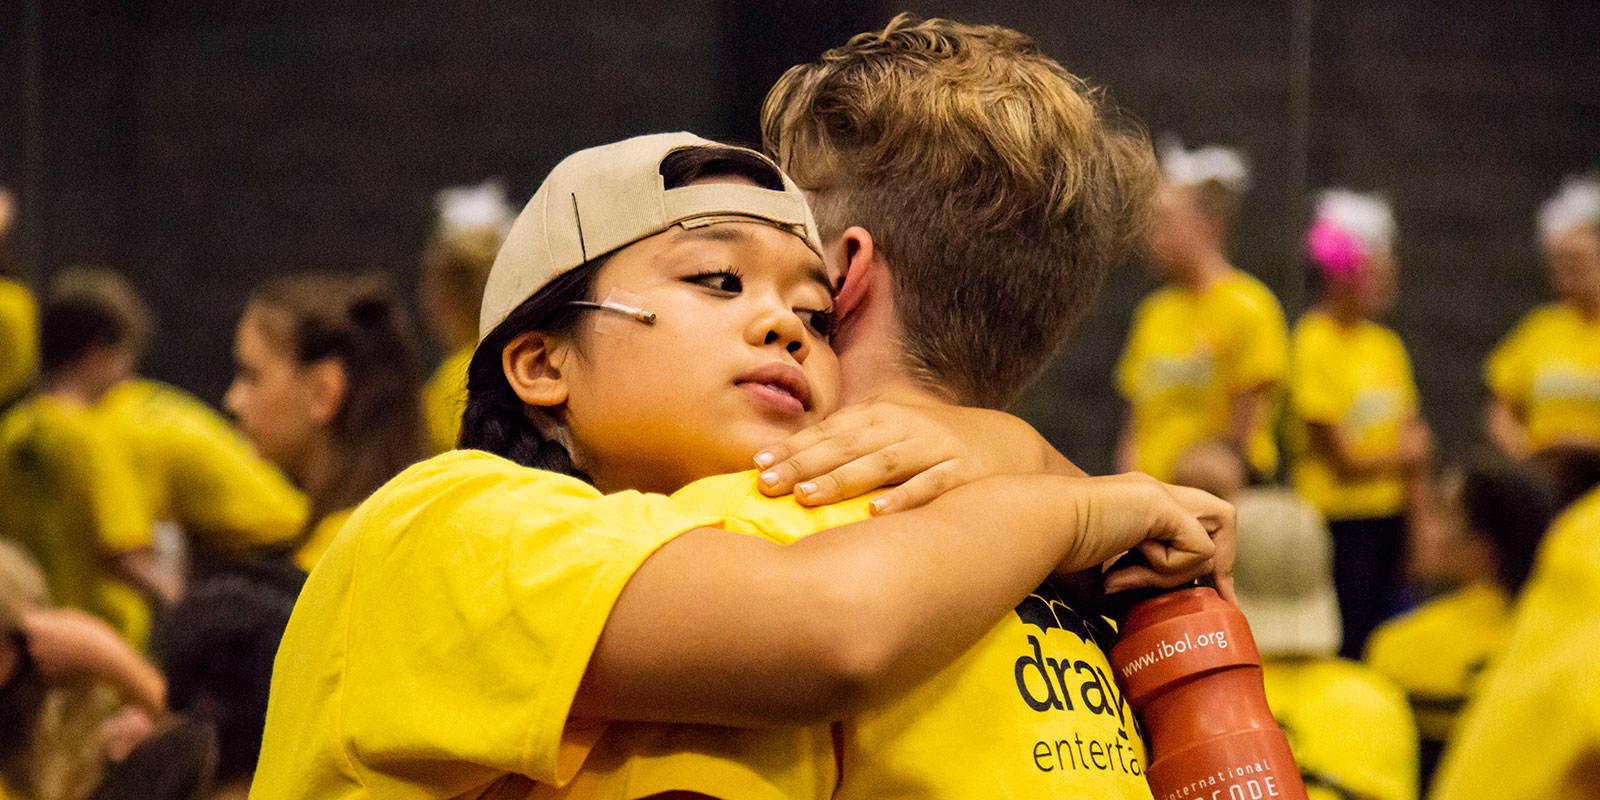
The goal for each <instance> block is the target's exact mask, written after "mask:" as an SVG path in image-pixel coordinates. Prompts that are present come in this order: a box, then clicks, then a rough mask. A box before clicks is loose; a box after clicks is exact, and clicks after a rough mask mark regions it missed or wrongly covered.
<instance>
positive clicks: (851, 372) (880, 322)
mask: <svg viewBox="0 0 1600 800" xmlns="http://www.w3.org/2000/svg"><path fill="white" fill-rule="evenodd" d="M900 340H901V336H900V330H899V325H898V323H897V322H896V321H895V319H894V310H893V307H892V305H891V304H889V303H882V302H875V303H864V304H862V306H860V307H859V308H858V309H857V312H856V313H855V314H853V315H852V317H851V319H850V320H849V323H848V324H847V325H845V326H844V327H843V328H841V329H840V331H839V333H838V335H836V336H835V337H834V341H833V343H834V347H835V349H837V350H838V351H839V378H840V381H841V383H842V384H843V386H844V392H843V395H842V396H841V398H840V400H841V402H842V403H843V404H845V405H855V404H858V403H869V402H873V401H879V400H893V401H896V402H902V403H907V404H913V405H915V404H921V403H940V404H943V403H947V402H948V399H947V398H944V397H941V396H939V394H938V393H937V392H936V391H934V390H933V389H931V388H930V387H929V386H928V385H927V384H926V383H925V382H924V381H920V380H918V379H917V378H916V377H915V376H914V375H912V373H911V371H910V370H908V369H906V364H905V354H904V352H903V351H902V349H901V345H900Z"/></svg>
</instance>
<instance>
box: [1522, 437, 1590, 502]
mask: <svg viewBox="0 0 1600 800" xmlns="http://www.w3.org/2000/svg"><path fill="white" fill-rule="evenodd" d="M1529 460H1530V461H1531V462H1532V463H1533V465H1534V466H1536V467H1538V468H1539V469H1540V470H1541V471H1543V472H1544V473H1545V475H1547V476H1548V477H1549V478H1550V480H1551V481H1552V482H1553V484H1554V486H1555V489H1556V505H1557V506H1558V507H1560V508H1566V507H1567V506H1570V505H1572V504H1573V503H1574V502H1576V501H1577V500H1578V498H1580V497H1582V496H1584V495H1586V494H1588V493H1589V490H1590V489H1593V488H1594V487H1595V486H1597V485H1600V450H1596V449H1595V448H1593V447H1589V446H1586V445H1577V444H1557V445H1552V446H1550V447H1546V448H1544V449H1543V450H1540V451H1538V452H1536V453H1534V454H1533V455H1532V457H1530V459H1529Z"/></svg>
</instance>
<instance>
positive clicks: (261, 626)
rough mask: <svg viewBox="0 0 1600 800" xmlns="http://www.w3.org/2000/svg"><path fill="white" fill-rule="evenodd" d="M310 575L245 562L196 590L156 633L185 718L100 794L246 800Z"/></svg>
mask: <svg viewBox="0 0 1600 800" xmlns="http://www.w3.org/2000/svg"><path fill="white" fill-rule="evenodd" d="M305 577H306V576H305V573H304V572H301V571H300V570H299V569H297V568H295V567H294V566H292V565H289V564H286V563H282V562H279V561H260V562H242V563H237V564H234V565H231V566H230V567H229V568H228V569H226V570H224V571H220V572H217V573H214V574H212V575H210V576H208V577H206V578H204V579H202V580H201V581H199V582H198V583H196V584H195V585H194V586H193V587H191V589H190V591H189V593H188V594H187V595H186V596H185V597H184V599H183V600H182V601H181V602H179V603H178V604H177V605H176V606H174V607H173V608H172V610H171V612H170V613H169V614H167V615H166V616H165V617H164V618H163V619H162V620H161V623H160V624H159V626H158V627H157V629H156V634H155V647H156V650H157V652H158V653H159V655H160V659H161V669H162V672H163V673H165V674H166V676H167V687H168V694H167V696H168V705H169V706H170V708H171V710H172V712H173V713H174V714H176V715H178V717H179V720H180V721H179V722H178V723H177V724H175V725H174V726H172V727H171V728H168V729H166V730H164V731H162V732H161V733H159V734H157V735H156V736H154V737H152V738H150V739H147V740H146V741H145V742H144V743H142V744H140V745H139V746H138V747H137V748H136V749H134V751H133V752H132V753H131V754H130V755H129V756H128V757H127V758H126V759H124V760H123V761H122V762H121V763H120V764H117V765H116V766H114V767H112V768H111V769H110V770H109V771H108V773H107V775H106V777H105V780H104V781H103V782H102V783H101V785H100V787H99V788H98V789H96V793H95V795H94V796H93V797H94V798H104V799H105V800H113V798H116V799H117V800H182V799H183V798H197V800H205V799H207V798H214V799H216V800H221V799H222V798H243V797H244V796H245V795H246V794H248V792H249V789H250V779H251V777H252V776H253V775H254V774H255V769H256V758H257V756H258V755H259V754H260V752H261V729H262V727H263V726H264V725H265V723H266V716H267V690H268V687H269V686H270V685H271V683H272V661H273V658H274V656H275V655H276V654H277V652H278V644H279V642H280V641H281V640H282V639H283V629H284V627H285V626H286V625H288V624H289V614H290V612H292V611H293V610H294V602H295V598H296V597H297V596H298V595H299V593H300V588H301V586H302V585H304V583H305Z"/></svg>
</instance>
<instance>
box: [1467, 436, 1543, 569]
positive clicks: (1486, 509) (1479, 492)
mask: <svg viewBox="0 0 1600 800" xmlns="http://www.w3.org/2000/svg"><path fill="white" fill-rule="evenodd" d="M1460 468H1461V510H1462V512H1463V513H1464V514H1465V515H1466V522H1467V527H1468V528H1469V529H1470V530H1471V531H1472V532H1473V533H1475V534H1478V535H1480V536H1483V537H1485V538H1487V539H1488V541H1489V543H1490V544H1491V545H1492V546H1493V547H1494V551H1495V562H1496V563H1497V565H1498V566H1497V573H1498V574H1497V576H1496V577H1497V578H1498V579H1499V582H1500V585H1501V586H1502V587H1504V588H1505V590H1506V591H1508V592H1510V593H1512V594H1516V593H1517V592H1519V591H1521V590H1522V585H1523V584H1524V583H1527V581H1528V575H1529V573H1531V572H1532V571H1533V562H1534V557H1535V555H1536V554H1537V552H1538V549H1539V542H1540V541H1541V540H1542V539H1543V538H1544V532H1545V529H1547V528H1549V527H1550V521H1551V520H1552V519H1554V518H1555V515H1556V512H1557V511H1558V510H1559V506H1558V505H1557V499H1556V490H1555V487H1554V486H1553V485H1552V484H1551V483H1550V481H1549V480H1547V479H1546V478H1545V476H1544V475H1543V474H1542V473H1540V472H1539V471H1538V470H1537V469H1535V468H1534V467H1532V466H1531V465H1528V464H1523V463H1519V462H1516V461H1512V460H1511V459H1510V458H1507V457H1506V456H1504V455H1501V454H1499V453H1494V452H1490V451H1488V450H1483V451H1478V452H1475V453H1473V454H1471V455H1469V456H1468V457H1467V458H1465V459H1463V460H1462V462H1461V465H1460Z"/></svg>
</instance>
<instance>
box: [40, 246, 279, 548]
mask: <svg viewBox="0 0 1600 800" xmlns="http://www.w3.org/2000/svg"><path fill="white" fill-rule="evenodd" d="M61 281H67V282H78V283H86V284H99V285H104V286H113V285H114V286H119V287H122V288H121V289H119V290H118V291H119V293H120V294H121V295H122V300H121V303H122V304H123V305H125V306H126V307H127V308H129V309H130V313H131V316H133V317H134V318H138V319H143V320H148V319H149V318H150V313H149V310H148V308H147V307H146V306H145V304H144V302H143V300H142V299H141V298H140V297H139V296H138V295H137V294H136V293H135V292H134V290H133V288H132V287H131V286H128V285H127V283H126V281H124V280H122V279H121V278H120V277H119V276H117V275H116V274H115V273H113V272H110V271H109V270H100V269H79V270H75V271H73V272H72V273H68V274H64V275H63V276H62V277H61V278H60V279H59V280H58V282H61ZM147 335H148V334H147ZM142 350H143V342H142V341H141V342H140V347H139V348H138V349H136V350H135V351H134V359H135V363H136V362H137V359H138V357H139V356H140V355H141V354H142ZM94 411H95V412H96V418H97V419H98V420H100V421H102V422H103V424H104V426H105V427H107V428H108V429H109V430H110V431H111V432H112V433H113V434H114V435H115V436H116V438H117V439H118V441H119V442H120V443H121V444H122V446H123V447H124V448H125V449H126V451H127V452H128V453H129V455H130V456H131V458H132V461H133V464H134V467H135V475H136V477H137V479H138V485H139V488H140V490H141V492H142V494H143V498H144V503H145V508H146V510H147V512H148V514H149V516H150V518H151V519H153V520H154V521H155V522H156V524H157V526H158V539H159V535H160V531H161V530H163V529H168V530H170V529H171V528H170V527H168V526H176V528H177V531H176V532H180V533H181V534H182V535H183V537H182V539H181V540H180V541H179V542H178V544H179V545H180V548H181V550H186V551H187V555H188V556H189V557H190V560H191V561H192V562H193V563H194V565H196V566H198V567H199V568H200V571H204V570H205V569H206V568H207V567H208V566H210V565H214V564H216V563H218V562H221V561H226V560H230V559H236V558H240V557H245V556H247V555H249V554H250V553H252V552H257V551H260V550H262V549H264V548H272V547H281V546H286V545H287V543H288V542H290V541H291V540H292V539H293V538H294V537H295V536H296V535H297V534H298V533H299V532H300V530H301V529H302V528H303V527H304V526H305V520H306V501H305V498H304V497H303V496H301V495H300V493H299V492H297V491H295V489H294V487H293V486H291V485H290V484H289V482H288V480H286V479H285V478H284V477H283V475H282V474H281V473H279V472H278V471H277V470H276V469H275V468H273V467H272V465H270V464H268V463H266V462H265V461H263V460H262V459H261V458H260V456H257V455H256V454H255V453H253V452H252V451H251V448H250V445H249V443H248V442H246V441H245V440H244V437H242V436H241V435H240V434H239V432H238V431H237V430H236V429H235V428H234V427H233V426H232V425H230V424H229V423H228V422H227V420H225V419H223V418H222V416H221V415H220V414H218V413H217V412H216V411H214V410H212V409H211V408H210V407H209V406H207V405H206V404H205V403H203V402H201V401H200V399H199V398H196V397H194V396H193V395H191V394H189V393H188V392H185V391H183V390H182V389H179V388H177V387H175V386H169V385H167V384H165V383H161V382H159V381H154V380H150V379H148V378H142V377H139V376H137V375H134V374H131V373H130V374H129V375H128V377H126V378H124V379H122V380H120V381H118V382H117V383H116V384H115V385H114V386H112V387H111V388H110V389H109V390H107V391H106V393H105V394H104V396H103V397H102V398H101V399H100V400H99V401H98V402H97V403H96V404H95V406H94ZM161 544H163V543H162V542H160V541H158V547H159V546H160V545H161ZM184 545H186V547H184ZM163 568H164V569H165V570H168V571H169V572H170V571H176V572H179V573H181V571H182V565H181V564H163Z"/></svg>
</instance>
